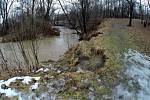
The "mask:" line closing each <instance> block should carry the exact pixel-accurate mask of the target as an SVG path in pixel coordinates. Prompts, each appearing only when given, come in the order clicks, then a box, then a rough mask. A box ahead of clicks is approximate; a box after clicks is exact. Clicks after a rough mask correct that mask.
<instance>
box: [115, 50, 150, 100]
mask: <svg viewBox="0 0 150 100" xmlns="http://www.w3.org/2000/svg"><path fill="white" fill-rule="evenodd" d="M124 65H125V68H126V70H125V72H124V74H125V76H127V77H128V78H129V80H128V81H127V84H124V83H121V84H120V85H118V86H117V87H116V88H115V89H114V96H115V100H122V99H123V100H148V98H150V57H148V56H146V55H143V54H140V53H139V52H137V51H135V50H132V49H129V51H128V53H125V59H124ZM135 82H136V83H135ZM130 89H131V90H130ZM129 90H130V91H129Z"/></svg>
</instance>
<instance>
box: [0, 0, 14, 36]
mask: <svg viewBox="0 0 150 100" xmlns="http://www.w3.org/2000/svg"><path fill="white" fill-rule="evenodd" d="M14 1H15V0H1V1H0V12H1V16H2V19H3V28H2V32H3V33H4V34H7V33H8V29H9V23H8V16H9V13H10V9H11V7H12V5H13V3H14ZM4 34H2V35H4Z"/></svg>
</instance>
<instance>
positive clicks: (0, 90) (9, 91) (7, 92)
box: [0, 76, 40, 97]
mask: <svg viewBox="0 0 150 100" xmlns="http://www.w3.org/2000/svg"><path fill="white" fill-rule="evenodd" d="M32 79H34V80H36V81H38V80H39V79H40V77H30V76H22V77H13V78H10V79H8V80H6V81H4V80H0V93H4V94H5V95H6V96H8V97H14V96H19V95H20V94H21V92H19V91H17V90H15V89H11V88H9V85H10V84H11V83H13V82H16V80H22V83H24V84H29V82H31V81H32ZM2 85H6V86H7V87H8V89H7V88H6V89H3V88H2ZM37 87H38V83H35V84H34V85H32V86H31V89H37Z"/></svg>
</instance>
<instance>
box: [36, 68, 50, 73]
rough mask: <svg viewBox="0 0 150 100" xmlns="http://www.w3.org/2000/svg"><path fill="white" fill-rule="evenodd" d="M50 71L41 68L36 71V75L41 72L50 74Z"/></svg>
mask: <svg viewBox="0 0 150 100" xmlns="http://www.w3.org/2000/svg"><path fill="white" fill-rule="evenodd" d="M48 71H49V69H48V68H40V69H39V70H37V71H36V73H39V72H48Z"/></svg>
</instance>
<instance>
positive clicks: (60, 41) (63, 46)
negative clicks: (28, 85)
mask: <svg viewBox="0 0 150 100" xmlns="http://www.w3.org/2000/svg"><path fill="white" fill-rule="evenodd" d="M55 28H57V29H59V31H60V36H53V37H50V38H43V39H39V40H38V41H37V47H38V59H39V61H40V62H44V61H48V60H53V61H57V60H58V59H59V58H60V57H61V56H62V55H63V54H64V53H65V52H66V51H67V50H68V49H69V48H71V47H72V46H74V45H76V44H77V43H78V38H79V37H78V36H77V34H72V33H74V32H75V31H74V30H71V29H67V28H65V27H60V26H55ZM23 47H24V49H25V52H26V55H27V56H28V59H29V61H30V63H33V61H32V62H31V60H30V59H33V54H32V51H31V41H23ZM0 48H1V50H2V53H3V55H4V56H5V59H6V60H7V63H8V65H9V66H11V67H12V66H23V65H24V63H25V62H24V59H23V57H22V54H21V51H20V49H19V47H18V43H0Z"/></svg>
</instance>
